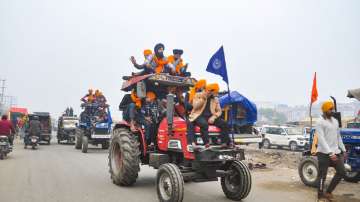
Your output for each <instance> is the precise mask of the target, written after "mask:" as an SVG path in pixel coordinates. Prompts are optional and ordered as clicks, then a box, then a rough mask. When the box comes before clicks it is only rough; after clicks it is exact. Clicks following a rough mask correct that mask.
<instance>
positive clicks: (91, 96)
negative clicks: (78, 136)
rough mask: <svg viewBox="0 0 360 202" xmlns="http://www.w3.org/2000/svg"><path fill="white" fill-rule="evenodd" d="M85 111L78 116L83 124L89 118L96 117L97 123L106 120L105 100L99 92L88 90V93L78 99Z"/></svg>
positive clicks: (106, 105)
mask: <svg viewBox="0 0 360 202" xmlns="http://www.w3.org/2000/svg"><path fill="white" fill-rule="evenodd" d="M80 100H81V101H82V102H83V104H82V105H81V106H82V107H84V108H85V110H84V111H83V112H82V113H81V114H80V119H81V120H82V121H84V122H86V120H87V119H88V118H90V117H96V118H97V121H98V122H104V121H106V120H107V118H108V115H107V111H106V110H107V108H108V106H109V105H108V104H107V103H106V102H107V100H106V98H105V96H104V95H103V93H102V92H101V91H100V90H95V93H94V91H93V90H92V89H89V90H88V93H87V94H86V95H85V96H84V97H82V98H81V99H80Z"/></svg>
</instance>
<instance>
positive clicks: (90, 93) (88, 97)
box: [81, 89, 95, 103]
mask: <svg viewBox="0 0 360 202" xmlns="http://www.w3.org/2000/svg"><path fill="white" fill-rule="evenodd" d="M94 100H95V97H94V94H93V90H92V89H89V91H88V94H86V95H85V96H84V97H83V98H81V101H83V102H85V103H92V102H94Z"/></svg>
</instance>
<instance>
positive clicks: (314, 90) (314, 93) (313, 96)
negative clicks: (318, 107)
mask: <svg viewBox="0 0 360 202" xmlns="http://www.w3.org/2000/svg"><path fill="white" fill-rule="evenodd" d="M317 99H318V91H317V85H316V72H315V75H314V80H313V86H312V91H311V104H312V103H314V102H316V100H317Z"/></svg>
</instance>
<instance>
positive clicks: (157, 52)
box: [130, 43, 191, 77]
mask: <svg viewBox="0 0 360 202" xmlns="http://www.w3.org/2000/svg"><path fill="white" fill-rule="evenodd" d="M164 51H165V46H164V44H162V43H159V44H156V45H155V47H154V52H153V51H152V50H150V49H146V50H144V53H143V54H144V62H143V63H142V64H138V63H137V62H136V60H135V57H134V56H131V57H130V61H131V62H132V64H133V65H134V67H135V68H136V69H139V70H142V71H141V72H137V73H133V74H132V75H133V76H139V75H145V74H153V73H169V74H170V75H173V76H182V77H189V76H191V74H190V72H188V71H187V68H188V63H186V64H184V62H183V59H182V55H183V53H184V51H183V50H181V49H174V50H173V54H172V55H170V56H168V57H167V56H165V54H164Z"/></svg>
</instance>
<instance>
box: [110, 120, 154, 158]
mask: <svg viewBox="0 0 360 202" xmlns="http://www.w3.org/2000/svg"><path fill="white" fill-rule="evenodd" d="M118 128H127V129H129V130H130V124H129V123H128V122H126V121H120V122H118V123H116V124H115V126H114V129H113V130H115V129H118ZM133 134H134V133H133ZM135 134H138V135H140V137H139V142H140V150H141V151H142V154H143V156H146V153H147V148H146V147H147V145H146V140H145V133H144V132H143V131H142V130H139V131H138V133H135Z"/></svg>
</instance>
